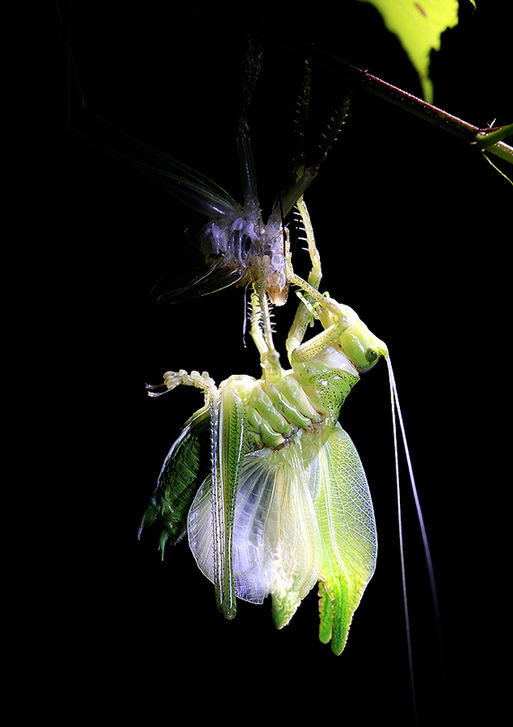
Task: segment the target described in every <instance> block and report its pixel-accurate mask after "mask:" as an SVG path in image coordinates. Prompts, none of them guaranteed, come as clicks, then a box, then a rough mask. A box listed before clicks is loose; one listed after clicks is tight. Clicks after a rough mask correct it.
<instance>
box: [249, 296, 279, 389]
mask: <svg viewBox="0 0 513 727" xmlns="http://www.w3.org/2000/svg"><path fill="white" fill-rule="evenodd" d="M251 309H252V310H251V337H252V338H253V341H254V343H255V346H256V347H257V349H258V352H259V354H260V363H261V365H262V370H263V374H264V378H266V379H267V380H270V381H272V380H275V379H278V378H279V377H280V376H281V366H280V354H279V353H278V351H277V350H276V348H275V346H274V342H273V335H272V324H271V316H270V310H269V302H268V298H267V293H266V290H265V284H259V283H255V284H254V285H253V292H252V293H251Z"/></svg>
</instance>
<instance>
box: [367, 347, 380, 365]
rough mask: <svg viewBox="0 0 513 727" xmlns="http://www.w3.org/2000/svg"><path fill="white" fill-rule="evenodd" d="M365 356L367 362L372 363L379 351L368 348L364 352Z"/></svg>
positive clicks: (377, 356)
mask: <svg viewBox="0 0 513 727" xmlns="http://www.w3.org/2000/svg"><path fill="white" fill-rule="evenodd" d="M365 358H366V359H367V361H368V362H369V363H373V362H374V361H377V359H378V358H379V353H378V351H376V349H375V348H368V349H367V351H366V352H365Z"/></svg>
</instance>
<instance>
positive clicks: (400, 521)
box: [386, 356, 418, 725]
mask: <svg viewBox="0 0 513 727" xmlns="http://www.w3.org/2000/svg"><path fill="white" fill-rule="evenodd" d="M386 361H387V366H388V381H389V384H390V406H391V411H392V431H393V437H394V460H395V482H396V499H397V523H398V534H399V552H400V560H401V584H402V593H403V608H404V620H405V628H406V647H407V650H408V672H409V675H410V689H411V697H412V704H413V714H414V719H415V725H418V712H417V698H416V691H415V677H414V672H413V651H412V644H411V630H410V615H409V609H408V592H407V588H406V566H405V557H404V539H403V519H402V508H401V487H400V483H399V452H398V447H397V422H396V403H397V392H396V389H395V379H394V374H393V371H392V364H391V363H390V358H389V357H388V356H387V358H386ZM399 421H401V417H399Z"/></svg>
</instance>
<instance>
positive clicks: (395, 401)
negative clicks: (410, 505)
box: [386, 355, 443, 723]
mask: <svg viewBox="0 0 513 727" xmlns="http://www.w3.org/2000/svg"><path fill="white" fill-rule="evenodd" d="M386 361H387V367H388V379H389V384H390V399H391V408H392V427H393V436H394V456H395V472H396V489H397V512H398V530H399V549H400V557H401V578H402V591H403V604H404V614H405V621H406V639H407V648H408V662H409V673H410V684H411V691H412V700H413V709H414V714H415V720H416V723H417V721H418V713H417V706H416V694H415V680H414V671H413V654H412V642H411V629H410V619H409V612H408V596H407V589H406V567H405V557H404V538H403V522H402V512H401V492H400V484H399V453H398V446H397V420H398V421H399V427H400V430H401V438H402V442H403V448H404V454H405V457H406V463H407V466H408V474H409V479H410V487H411V491H412V494H413V499H414V502H415V508H416V512H417V520H418V524H419V528H420V533H421V537H422V544H423V548H424V556H425V559H426V565H427V570H428V576H429V584H430V590H431V598H432V602H433V609H434V617H435V626H436V631H437V637H438V645H439V652H440V661H441V666H442V669H443V643H442V630H441V618H440V607H439V601H438V592H437V587H436V581H435V571H434V567H433V560H432V557H431V549H430V547H429V540H428V537H427V532H426V526H425V523H424V517H423V514H422V507H421V504H420V499H419V494H418V490H417V485H416V483H415V475H414V474H413V467H412V463H411V457H410V451H409V448H408V441H407V438H406V430H405V426H404V420H403V416H402V412H401V405H400V403H399V395H398V392H397V384H396V381H395V376H394V371H393V368H392V362H391V360H390V357H389V356H388V355H387V357H386Z"/></svg>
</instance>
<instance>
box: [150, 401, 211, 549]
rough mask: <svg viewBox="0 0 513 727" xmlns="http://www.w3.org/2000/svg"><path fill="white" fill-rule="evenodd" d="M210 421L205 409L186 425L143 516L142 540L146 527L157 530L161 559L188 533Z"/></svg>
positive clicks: (161, 472)
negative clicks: (189, 517) (154, 527)
mask: <svg viewBox="0 0 513 727" xmlns="http://www.w3.org/2000/svg"><path fill="white" fill-rule="evenodd" d="M209 422H210V418H209V412H208V410H206V409H204V408H203V409H200V410H199V411H197V412H196V413H195V414H194V415H193V416H192V417H191V418H190V419H189V420H188V422H186V424H185V426H184V428H183V430H182V432H181V433H180V436H179V437H178V439H177V440H176V441H175V442H174V443H173V445H172V446H171V449H170V450H169V452H168V454H167V456H166V459H165V460H164V464H163V465H162V469H161V470H160V474H159V477H158V482H157V487H156V489H155V492H154V493H153V495H152V497H151V500H150V502H149V504H148V507H147V508H146V511H145V513H144V515H143V519H142V522H141V526H140V528H139V537H140V536H141V532H142V530H143V529H144V528H147V527H149V526H150V525H151V526H156V527H158V528H159V529H160V535H159V549H160V551H161V554H162V558H164V550H165V546H166V543H168V542H169V543H171V544H172V545H174V544H175V543H176V542H178V540H180V538H181V537H182V535H184V534H185V528H186V523H187V513H188V511H189V508H190V506H191V503H192V501H193V499H194V495H195V494H196V491H197V489H198V487H199V485H200V483H201V480H202V479H203V477H204V474H205V473H204V472H202V467H201V461H202V456H201V455H202V451H201V450H202V446H203V447H205V446H206V445H207V444H208V441H204V440H205V435H206V434H207V433H208V431H209Z"/></svg>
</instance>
